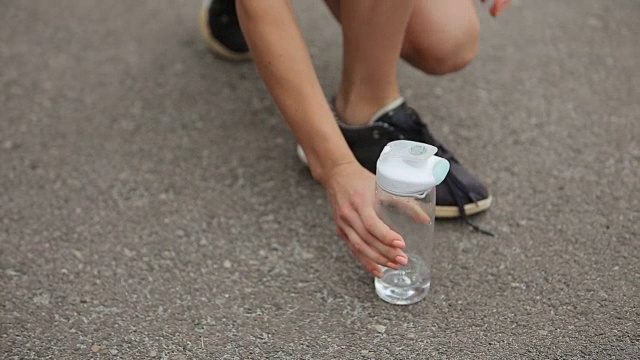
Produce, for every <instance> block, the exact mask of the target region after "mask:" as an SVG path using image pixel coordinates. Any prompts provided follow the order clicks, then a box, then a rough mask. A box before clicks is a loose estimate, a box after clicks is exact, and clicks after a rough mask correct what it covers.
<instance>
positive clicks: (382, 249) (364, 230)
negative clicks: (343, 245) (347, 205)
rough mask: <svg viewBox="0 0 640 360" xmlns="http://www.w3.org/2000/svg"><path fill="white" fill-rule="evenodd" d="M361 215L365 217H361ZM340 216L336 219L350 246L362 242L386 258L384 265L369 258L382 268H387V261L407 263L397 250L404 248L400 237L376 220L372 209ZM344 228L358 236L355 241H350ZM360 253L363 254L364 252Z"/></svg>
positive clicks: (405, 256)
mask: <svg viewBox="0 0 640 360" xmlns="http://www.w3.org/2000/svg"><path fill="white" fill-rule="evenodd" d="M361 214H365V215H364V216H362V215H361ZM341 215H342V216H341V217H340V218H339V219H338V221H339V226H341V227H342V228H343V229H344V230H345V232H346V234H347V236H348V237H349V238H350V240H351V244H352V245H354V246H356V247H357V246H358V243H359V242H363V243H364V244H363V245H368V247H370V248H373V250H375V253H376V254H382V255H383V256H384V257H386V262H384V263H383V262H380V261H378V259H376V258H373V257H370V259H371V260H373V261H375V262H376V263H378V264H380V265H384V266H387V262H389V261H390V262H392V263H397V264H399V265H406V264H407V263H408V258H407V255H405V254H404V253H403V252H402V251H401V250H400V249H399V248H400V247H402V248H404V247H405V244H404V242H403V240H402V237H400V235H398V234H396V233H395V232H393V231H392V230H391V229H390V228H389V227H388V226H386V225H385V224H384V223H383V222H382V220H380V219H379V218H378V216H377V215H376V213H375V212H374V211H373V208H372V207H363V208H361V209H360V210H359V212H358V211H347V212H343V213H342V214H341ZM346 228H349V229H348V231H353V232H354V234H355V235H357V236H358V238H357V240H356V241H353V240H352V238H353V236H351V234H349V232H348V231H347V229H346ZM387 244H388V245H387ZM396 245H399V246H396ZM361 252H364V250H362V251H361ZM369 253H370V252H366V253H365V254H369Z"/></svg>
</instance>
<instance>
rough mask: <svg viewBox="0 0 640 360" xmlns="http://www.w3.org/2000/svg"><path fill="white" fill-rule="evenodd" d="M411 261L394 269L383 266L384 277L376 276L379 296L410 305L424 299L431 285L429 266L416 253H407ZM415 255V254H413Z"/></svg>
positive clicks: (396, 302) (393, 302) (390, 301)
mask: <svg viewBox="0 0 640 360" xmlns="http://www.w3.org/2000/svg"><path fill="white" fill-rule="evenodd" d="M407 255H408V256H409V263H408V264H407V265H406V266H403V267H401V268H400V270H393V269H389V268H383V269H384V270H383V271H382V277H381V278H376V280H375V287H376V293H377V294H378V296H379V297H380V298H381V299H382V300H384V301H386V302H388V303H391V304H396V305H409V304H413V303H416V302H418V301H420V300H422V299H424V298H425V297H426V296H427V294H428V292H429V287H430V286H431V280H430V274H429V272H428V268H429V267H428V266H426V264H425V261H424V259H421V258H420V257H419V256H417V255H415V254H407ZM412 255H413V256H412Z"/></svg>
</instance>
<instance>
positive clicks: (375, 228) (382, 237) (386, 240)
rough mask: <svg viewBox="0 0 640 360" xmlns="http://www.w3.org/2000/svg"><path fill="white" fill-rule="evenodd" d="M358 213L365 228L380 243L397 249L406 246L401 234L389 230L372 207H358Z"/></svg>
mask: <svg viewBox="0 0 640 360" xmlns="http://www.w3.org/2000/svg"><path fill="white" fill-rule="evenodd" d="M358 213H359V215H360V218H361V219H362V223H363V225H364V227H365V228H366V230H367V231H368V232H369V233H370V234H371V235H372V236H373V237H374V238H376V239H378V240H379V241H380V242H381V243H383V244H386V245H388V246H392V247H395V248H399V249H404V248H405V247H406V246H407V245H406V244H405V243H404V240H403V239H402V236H400V235H399V234H398V233H396V232H395V231H393V230H391V228H389V227H388V226H387V224H385V223H384V222H383V221H382V220H380V218H379V217H378V214H376V212H375V211H374V210H373V208H370V207H367V208H363V209H359V212H358Z"/></svg>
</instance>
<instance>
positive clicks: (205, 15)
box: [198, 3, 253, 62]
mask: <svg viewBox="0 0 640 360" xmlns="http://www.w3.org/2000/svg"><path fill="white" fill-rule="evenodd" d="M198 25H199V28H200V32H201V33H202V36H204V39H205V40H206V42H207V45H208V46H209V50H211V52H212V53H214V54H215V55H216V56H218V57H219V58H221V59H224V60H229V61H237V62H240V61H249V60H251V59H253V57H252V56H251V53H250V52H246V53H240V52H235V51H232V50H229V48H227V47H226V46H224V45H223V44H222V43H220V42H219V41H218V40H216V39H215V38H214V37H213V36H211V32H210V31H209V8H208V7H207V6H206V3H205V4H204V5H203V6H202V8H201V9H200V14H198Z"/></svg>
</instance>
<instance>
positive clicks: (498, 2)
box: [483, 0, 511, 16]
mask: <svg viewBox="0 0 640 360" xmlns="http://www.w3.org/2000/svg"><path fill="white" fill-rule="evenodd" d="M483 2H484V1H483ZM509 5H511V0H495V1H494V2H493V5H491V9H490V10H489V12H490V13H491V15H493V16H498V15H500V14H501V13H502V12H503V11H504V10H505V9H506V8H507V7H509Z"/></svg>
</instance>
